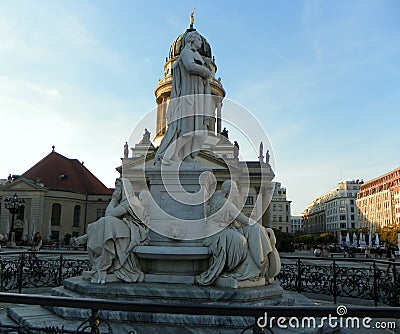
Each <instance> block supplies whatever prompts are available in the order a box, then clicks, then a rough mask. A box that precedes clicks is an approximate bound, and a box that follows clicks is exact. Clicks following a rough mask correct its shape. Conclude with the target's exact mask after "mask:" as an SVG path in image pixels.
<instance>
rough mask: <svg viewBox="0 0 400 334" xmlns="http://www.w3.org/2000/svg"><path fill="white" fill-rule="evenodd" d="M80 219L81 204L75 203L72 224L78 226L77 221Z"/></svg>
mask: <svg viewBox="0 0 400 334" xmlns="http://www.w3.org/2000/svg"><path fill="white" fill-rule="evenodd" d="M80 220H81V206H80V205H75V207H74V220H73V222H72V226H74V227H79V221H80Z"/></svg>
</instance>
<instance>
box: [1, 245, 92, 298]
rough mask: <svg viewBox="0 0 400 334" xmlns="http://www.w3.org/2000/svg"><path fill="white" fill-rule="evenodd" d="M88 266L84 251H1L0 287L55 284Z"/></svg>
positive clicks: (80, 272) (18, 289)
mask: <svg viewBox="0 0 400 334" xmlns="http://www.w3.org/2000/svg"><path fill="white" fill-rule="evenodd" d="M90 269H91V265H90V262H89V259H88V258H87V253H86V252H74V251H71V252H68V251H65V252H50V251H41V252H40V253H36V252H31V251H20V252H1V253H0V291H2V292H4V291H18V292H19V293H21V292H23V291H24V290H25V289H27V288H39V287H56V286H60V285H62V284H63V281H64V279H66V278H69V277H75V276H80V275H82V273H83V272H84V271H86V270H90Z"/></svg>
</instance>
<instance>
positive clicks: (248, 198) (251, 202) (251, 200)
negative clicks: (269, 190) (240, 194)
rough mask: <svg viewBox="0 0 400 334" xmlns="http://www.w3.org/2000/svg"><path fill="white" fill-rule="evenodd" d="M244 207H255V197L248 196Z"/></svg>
mask: <svg viewBox="0 0 400 334" xmlns="http://www.w3.org/2000/svg"><path fill="white" fill-rule="evenodd" d="M244 205H254V197H253V196H247V197H246V201H245V203H244Z"/></svg>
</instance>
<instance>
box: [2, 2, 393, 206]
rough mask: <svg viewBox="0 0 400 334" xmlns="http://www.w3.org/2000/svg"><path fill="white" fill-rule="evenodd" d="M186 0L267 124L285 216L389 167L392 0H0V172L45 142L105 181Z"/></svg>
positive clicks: (230, 82) (27, 160)
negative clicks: (286, 202)
mask: <svg viewBox="0 0 400 334" xmlns="http://www.w3.org/2000/svg"><path fill="white" fill-rule="evenodd" d="M193 5H195V6H196V13H195V27H196V28H197V30H198V31H199V32H200V33H201V34H202V35H203V36H205V37H206V38H207V40H208V41H209V42H210V44H211V47H212V52H213V54H214V56H215V59H216V64H217V66H218V72H217V76H220V77H221V78H222V83H223V85H224V88H225V90H226V92H227V98H229V99H231V100H233V101H236V102H238V103H240V104H241V105H243V106H244V107H245V108H247V109H248V110H249V111H250V112H252V113H253V114H254V116H255V117H256V118H257V119H258V120H259V122H260V124H261V125H262V126H263V128H264V129H265V131H266V133H267V134H268V137H269V139H270V142H271V144H272V147H273V152H274V156H275V160H276V166H275V174H276V181H280V182H282V184H283V185H284V186H286V187H287V193H288V197H289V199H290V200H292V201H293V204H292V206H293V209H292V213H301V212H302V210H303V209H304V208H305V207H306V205H307V204H308V203H309V202H311V201H312V200H313V199H314V198H315V197H317V196H319V195H321V194H323V193H325V192H327V191H329V190H330V189H331V188H333V187H335V185H336V184H337V183H338V182H340V181H343V180H351V179H364V180H369V179H372V178H375V177H377V176H379V175H382V174H384V173H386V172H388V171H390V170H393V169H395V168H397V167H399V165H400V161H399V160H400V159H399V155H398V147H399V146H400V145H399V144H400V136H399V133H400V122H399V118H400V117H399V110H398V109H399V105H400V2H399V1H396V0H392V1H391V0H374V1H372V0H371V1H369V0H359V1H356V0H337V1H323V0H320V1H300V0H287V1H246V2H237V3H236V2H230V1H229V2H228V1H218V2H216V1H201V2H200V1H168V2H166V1H159V2H155V1H147V2H146V1H140V2H139V1H137V2H134V1H101V0H99V1H84V0H80V1H74V0H69V1H44V0H40V1H34V2H33V1H22V0H17V1H15V0H9V1H7V0H3V1H1V2H0V41H1V43H0V117H1V118H0V119H1V121H0V122H1V123H0V124H1V127H0V128H1V139H2V144H1V161H0V162H1V163H0V178H6V177H7V175H8V174H9V173H13V174H20V173H22V172H24V171H25V170H27V169H28V168H29V167H30V166H32V165H33V164H34V163H36V162H37V161H38V160H40V159H41V158H43V157H44V156H45V155H47V154H48V153H49V152H50V151H51V146H52V145H53V144H54V145H55V146H56V151H57V152H59V153H61V154H63V155H65V156H67V157H70V158H77V159H79V160H80V161H82V160H83V161H84V162H85V165H86V166H87V167H88V168H89V169H90V170H91V171H92V172H93V173H94V174H95V175H96V176H97V177H98V178H99V179H101V180H102V181H103V182H104V183H105V184H106V185H107V186H110V187H111V186H113V183H114V179H115V177H117V176H118V174H117V173H116V171H115V167H117V166H118V165H119V164H120V158H121V157H122V153H123V144H124V142H125V141H126V140H128V139H129V137H130V135H131V132H132V129H133V128H134V127H135V124H136V122H137V121H138V120H139V119H140V118H141V117H142V116H143V115H145V114H146V113H147V112H148V111H149V110H151V109H152V108H154V106H155V99H154V88H155V86H156V84H157V80H158V79H159V78H161V77H162V75H163V65H164V61H165V57H166V56H167V55H168V51H169V46H170V44H171V42H172V41H173V40H174V39H175V38H176V37H177V36H178V35H179V34H181V33H182V32H183V31H184V30H185V29H186V28H187V27H188V21H189V20H188V17H189V13H190V12H191V10H192V8H193ZM149 130H150V131H151V132H152V133H153V134H154V128H153V129H149ZM139 135H140V134H139ZM231 139H232V140H235V138H231ZM239 144H240V143H239ZM241 154H242V155H243V156H244V157H245V158H246V159H248V160H256V159H257V156H256V154H254V152H241Z"/></svg>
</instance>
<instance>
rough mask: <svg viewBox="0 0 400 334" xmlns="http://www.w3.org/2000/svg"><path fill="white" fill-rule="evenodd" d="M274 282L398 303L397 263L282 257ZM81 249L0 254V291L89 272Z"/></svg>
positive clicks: (50, 283) (18, 289) (20, 289)
mask: <svg viewBox="0 0 400 334" xmlns="http://www.w3.org/2000/svg"><path fill="white" fill-rule="evenodd" d="M281 258H282V270H281V272H280V274H279V275H278V277H277V278H278V281H279V282H280V284H281V286H282V287H283V288H284V289H286V290H291V291H297V292H300V293H304V292H306V293H316V294H323V295H326V296H331V297H332V299H333V301H334V302H335V303H336V302H337V300H338V298H339V297H351V298H361V299H365V300H371V301H373V302H374V303H375V306H377V305H378V304H380V303H381V304H386V305H391V306H399V305H400V277H399V273H400V263H396V262H391V261H383V260H372V259H371V260H368V259H347V258H346V259H331V258H314V257H309V258H307V257H295V256H282V257H281ZM90 269H91V265H90V262H89V259H88V257H87V253H86V252H80V251H79V252H78V251H70V252H68V251H64V252H60V251H41V252H40V253H39V254H35V253H34V252H29V251H23V252H1V253H0V291H1V292H9V291H11V292H19V293H22V292H24V291H26V289H28V288H35V287H56V286H60V285H62V284H63V281H64V279H66V278H69V277H75V276H80V275H82V273H83V272H84V271H87V270H90Z"/></svg>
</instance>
